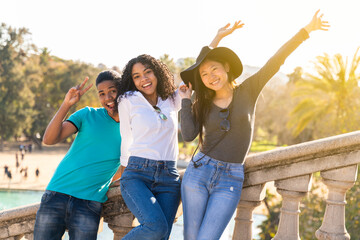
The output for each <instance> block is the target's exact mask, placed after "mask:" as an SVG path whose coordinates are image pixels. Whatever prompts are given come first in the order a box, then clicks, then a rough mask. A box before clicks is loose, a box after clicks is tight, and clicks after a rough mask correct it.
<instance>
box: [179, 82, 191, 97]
mask: <svg viewBox="0 0 360 240" xmlns="http://www.w3.org/2000/svg"><path fill="white" fill-rule="evenodd" d="M179 94H180V97H181V98H182V99H184V98H189V99H190V98H191V94H192V85H191V83H190V82H189V86H187V85H186V84H185V83H184V82H181V83H180V86H179Z"/></svg>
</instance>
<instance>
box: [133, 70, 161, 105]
mask: <svg viewBox="0 0 360 240" xmlns="http://www.w3.org/2000/svg"><path fill="white" fill-rule="evenodd" d="M131 76H132V79H133V81H134V84H135V87H136V89H137V90H139V91H140V92H141V93H142V94H143V95H144V97H145V98H146V99H153V98H154V97H155V98H156V97H157V93H156V87H157V78H156V76H155V73H154V71H153V70H152V69H151V68H149V67H146V66H144V65H143V64H142V63H135V64H134V66H133V68H132V72H131Z"/></svg>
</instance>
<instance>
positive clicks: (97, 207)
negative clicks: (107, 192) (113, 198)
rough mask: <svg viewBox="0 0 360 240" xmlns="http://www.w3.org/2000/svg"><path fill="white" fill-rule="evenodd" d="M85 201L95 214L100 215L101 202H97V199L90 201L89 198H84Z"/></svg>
mask: <svg viewBox="0 0 360 240" xmlns="http://www.w3.org/2000/svg"><path fill="white" fill-rule="evenodd" d="M86 201H87V207H88V208H89V209H90V210H91V211H92V212H94V213H95V214H96V215H98V216H101V210H102V204H101V202H97V201H90V200H86Z"/></svg>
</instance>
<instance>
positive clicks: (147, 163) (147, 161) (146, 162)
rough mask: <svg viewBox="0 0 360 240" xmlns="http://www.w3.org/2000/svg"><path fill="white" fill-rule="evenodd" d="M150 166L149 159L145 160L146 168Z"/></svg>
mask: <svg viewBox="0 0 360 240" xmlns="http://www.w3.org/2000/svg"><path fill="white" fill-rule="evenodd" d="M148 166H149V159H145V164H144V167H145V168H147V167H148Z"/></svg>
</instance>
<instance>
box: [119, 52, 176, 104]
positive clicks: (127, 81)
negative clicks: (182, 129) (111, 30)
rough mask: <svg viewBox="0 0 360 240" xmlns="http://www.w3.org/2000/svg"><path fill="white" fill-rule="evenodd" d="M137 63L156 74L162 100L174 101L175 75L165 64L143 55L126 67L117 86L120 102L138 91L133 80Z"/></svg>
mask: <svg viewBox="0 0 360 240" xmlns="http://www.w3.org/2000/svg"><path fill="white" fill-rule="evenodd" d="M136 63H141V64H143V65H144V66H145V67H147V68H150V69H151V70H152V71H153V72H154V74H155V76H156V78H157V87H156V93H157V95H158V96H159V97H160V98H161V99H162V100H166V99H167V98H169V97H170V98H171V99H172V100H174V93H175V89H176V87H175V83H174V75H173V74H172V73H171V72H170V70H169V68H168V67H167V66H166V64H165V63H163V62H161V61H160V60H157V59H155V58H154V57H152V56H150V55H147V54H142V55H140V56H137V57H136V58H133V59H131V60H130V61H129V62H128V63H127V64H126V66H125V67H124V69H123V74H122V76H121V81H120V82H119V84H118V85H117V90H118V97H119V96H120V98H119V100H120V99H121V98H122V97H124V96H125V95H126V93H127V92H130V93H129V94H131V92H134V91H138V89H137V88H136V86H135V84H134V81H133V78H132V69H133V66H134V65H135V64H136Z"/></svg>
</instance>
